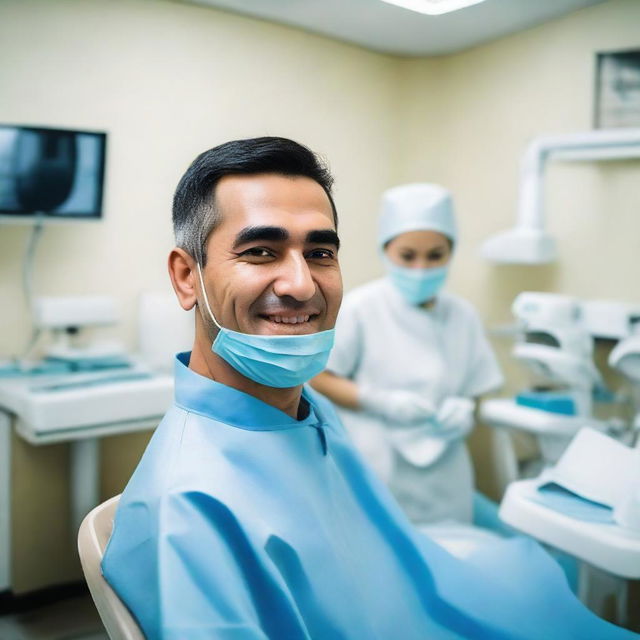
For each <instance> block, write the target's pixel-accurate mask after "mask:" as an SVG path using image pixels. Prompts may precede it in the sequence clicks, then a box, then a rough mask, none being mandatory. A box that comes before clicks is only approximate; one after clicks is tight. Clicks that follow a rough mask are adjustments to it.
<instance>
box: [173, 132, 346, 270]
mask: <svg viewBox="0 0 640 640" xmlns="http://www.w3.org/2000/svg"><path fill="white" fill-rule="evenodd" d="M263 173H275V174H279V175H283V176H292V177H296V176H303V177H307V178H311V179H312V180H314V181H315V182H317V183H318V184H319V185H320V186H321V187H322V188H323V190H324V192H325V193H326V194H327V197H328V198H329V202H330V203H331V209H332V212H333V220H334V224H335V225H336V228H337V226H338V214H337V211H336V207H335V203H334V201H333V196H332V194H331V187H332V185H333V177H332V176H331V173H330V172H329V169H328V167H327V165H326V164H325V162H324V161H323V160H322V159H321V158H320V157H319V156H317V155H316V154H315V153H314V152H313V151H311V150H310V149H309V148H307V147H305V146H304V145H301V144H299V143H297V142H294V141H293V140H289V139H287V138H279V137H272V136H266V137H261V138H249V139H246V140H232V141H231V142H225V143H224V144H221V145H218V146H217V147H214V148H213V149H209V150H208V151H205V152H204V153H201V154H200V155H199V156H198V157H197V158H196V159H195V160H194V161H193V162H192V164H191V166H190V167H189V168H188V169H187V171H186V173H185V174H184V175H183V176H182V178H181V179H180V182H179V183H178V187H177V189H176V192H175V195H174V197H173V231H174V234H175V239H176V245H177V246H178V247H180V248H181V249H184V250H185V251H186V252H187V253H189V254H190V255H191V256H192V257H193V258H194V259H195V260H197V261H198V262H199V263H200V264H201V265H202V266H204V265H205V263H206V259H207V252H206V245H207V239H208V237H209V235H210V234H211V232H212V231H213V230H214V229H215V228H216V227H217V225H218V224H219V223H220V221H221V219H222V218H221V215H220V211H219V210H217V208H216V206H215V188H216V185H217V183H218V182H219V181H220V180H221V179H222V178H224V177H225V176H229V175H257V174H263Z"/></svg>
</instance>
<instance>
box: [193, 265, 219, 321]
mask: <svg viewBox="0 0 640 640" xmlns="http://www.w3.org/2000/svg"><path fill="white" fill-rule="evenodd" d="M196 266H197V268H198V278H199V280H200V288H201V289H202V297H203V298H204V305H205V307H206V308H207V311H208V313H209V316H210V318H211V319H212V320H213V323H214V324H215V325H216V327H218V329H222V327H221V326H220V325H219V324H218V321H217V320H216V317H215V316H214V315H213V311H211V307H210V306H209V298H208V296H207V290H206V289H205V288H204V280H203V279H202V269H200V263H199V262H196Z"/></svg>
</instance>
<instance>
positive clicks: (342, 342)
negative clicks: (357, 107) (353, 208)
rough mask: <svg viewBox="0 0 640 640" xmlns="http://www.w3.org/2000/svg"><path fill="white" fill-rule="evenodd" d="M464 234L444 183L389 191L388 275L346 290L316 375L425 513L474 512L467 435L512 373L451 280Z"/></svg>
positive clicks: (382, 468)
mask: <svg viewBox="0 0 640 640" xmlns="http://www.w3.org/2000/svg"><path fill="white" fill-rule="evenodd" d="M456 241H457V231H456V223H455V216H454V211H453V205H452V200H451V195H450V193H449V192H448V191H447V190H446V189H444V188H443V187H441V186H439V185H435V184H409V185H402V186H398V187H395V188H393V189H389V190H388V191H386V192H385V193H384V194H383V198H382V208H381V216H380V226H379V236H378V244H379V247H380V250H381V252H382V257H383V261H384V264H385V268H386V271H387V276H386V277H385V278H382V279H380V280H376V281H374V282H370V283H368V284H366V285H364V286H362V287H359V288H357V289H355V290H353V291H351V292H350V293H349V294H348V295H347V296H346V297H345V299H344V301H343V304H342V308H341V310H340V315H339V317H338V322H337V325H336V343H335V347H334V349H333V351H332V354H331V357H330V359H329V363H328V365H327V370H326V371H325V372H323V373H322V374H320V375H319V376H317V377H316V378H315V379H314V381H313V382H312V384H313V386H314V387H315V388H316V389H317V390H319V391H320V392H322V393H323V394H325V395H326V396H328V397H329V398H330V399H331V400H332V401H333V402H334V403H335V404H336V405H337V406H338V409H339V413H340V416H341V418H342V420H343V422H344V424H345V426H346V427H347V429H349V431H350V433H351V435H352V437H353V439H354V441H355V444H356V446H358V448H359V449H360V450H361V452H362V453H363V455H364V456H365V458H367V459H368V460H369V462H370V463H371V464H372V465H373V467H374V469H375V470H376V471H377V472H378V474H379V475H380V476H381V477H382V478H383V479H384V480H385V481H386V482H387V483H388V484H389V486H390V488H391V490H392V492H393V493H394V494H395V496H396V498H397V499H398V501H399V502H400V504H401V505H402V506H403V508H404V509H405V511H406V513H407V515H408V516H409V518H410V519H411V520H413V521H414V522H415V523H420V524H428V523H433V522H439V521H443V520H455V521H458V522H466V523H468V522H471V520H472V511H473V473H472V467H471V461H470V458H469V453H468V451H467V448H466V445H465V438H466V437H467V435H468V434H469V432H470V431H471V429H472V428H473V425H474V412H475V402H476V399H477V398H478V397H479V396H481V395H482V394H484V393H487V392H488V391H491V390H494V389H496V388H497V387H499V386H500V385H501V384H502V382H503V378H502V374H501V372H500V369H499V367H498V365H497V363H496V359H495V357H494V354H493V352H492V350H491V347H490V346H489V343H488V341H487V339H486V337H485V334H484V331H483V327H482V324H481V322H480V319H479V317H478V315H477V313H476V312H475V310H474V309H473V307H472V306H471V305H470V304H469V303H468V302H466V301H465V300H463V299H462V298H459V297H458V296H455V295H453V294H451V293H448V292H444V291H442V287H443V285H444V284H445V281H446V278H447V273H448V270H449V265H450V262H451V258H452V256H453V252H454V249H455V245H456Z"/></svg>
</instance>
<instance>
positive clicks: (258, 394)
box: [189, 326, 302, 420]
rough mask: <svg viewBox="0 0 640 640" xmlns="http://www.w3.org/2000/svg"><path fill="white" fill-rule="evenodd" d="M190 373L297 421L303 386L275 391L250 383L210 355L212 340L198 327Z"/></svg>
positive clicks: (225, 363) (215, 356)
mask: <svg viewBox="0 0 640 640" xmlns="http://www.w3.org/2000/svg"><path fill="white" fill-rule="evenodd" d="M203 334H204V335H203ZM189 369H191V370H192V371H195V372H196V373H197V374H199V375H201V376H204V377H205V378H211V380H215V381H216V382H219V383H220V384H224V385H227V386H228V387H232V388H234V389H237V390H238V391H242V392H244V393H248V394H249V395H251V396H253V397H254V398H258V400H261V401H262V402H264V403H266V404H269V405H271V406H272V407H275V408H276V409H280V411H282V412H283V413H286V414H287V415H288V416H290V417H292V418H294V419H296V420H297V419H298V408H299V406H300V398H301V396H302V385H300V386H297V387H291V388H287V389H276V388H275V387H267V386H265V385H263V384H259V383H257V382H254V381H253V380H250V379H249V378H247V377H245V376H243V375H242V374H240V373H238V372H237V371H236V370H235V369H234V368H233V367H232V366H231V365H230V364H229V363H228V362H226V361H225V360H223V359H222V358H221V357H220V356H219V355H218V354H217V353H213V351H211V339H210V338H209V336H208V335H206V332H203V331H202V330H201V328H200V327H198V326H197V327H196V339H195V341H194V343H193V350H192V351H191V359H190V360H189Z"/></svg>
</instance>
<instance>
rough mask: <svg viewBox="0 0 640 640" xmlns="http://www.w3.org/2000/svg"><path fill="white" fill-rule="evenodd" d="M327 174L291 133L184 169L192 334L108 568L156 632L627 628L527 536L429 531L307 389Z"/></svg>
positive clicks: (301, 634)
mask: <svg viewBox="0 0 640 640" xmlns="http://www.w3.org/2000/svg"><path fill="white" fill-rule="evenodd" d="M331 182H332V180H331V177H330V175H329V173H328V171H327V170H326V168H325V167H324V166H323V165H322V164H321V163H320V162H319V160H318V159H317V158H316V157H315V155H314V154H313V153H312V152H311V151H309V149H307V148H306V147H303V146H301V145H299V144H297V143H295V142H292V141H291V140H286V139H283V138H258V139H252V140H238V141H234V142H229V143H226V144H223V145H221V146H219V147H216V148H214V149H211V150H209V151H207V152H205V153H203V154H202V155H200V156H199V157H198V158H197V159H196V160H195V162H194V163H193V164H192V165H191V167H190V168H189V169H188V170H187V172H186V174H185V175H184V177H183V178H182V180H181V181H180V184H179V185H178V189H177V191H176V195H175V200H174V227H175V233H176V241H177V247H176V248H175V249H174V250H173V251H172V252H171V255H170V257H169V272H170V276H171V280H172V282H173V286H174V289H175V291H176V294H177V296H178V299H179V301H180V304H181V305H182V307H183V308H184V309H191V308H193V307H194V306H195V307H196V308H197V313H196V335H195V342H194V345H193V350H192V351H191V352H190V353H184V354H179V355H178V357H177V361H176V392H175V394H176V395H175V404H174V406H173V407H172V408H171V409H170V410H169V412H168V413H167V415H166V416H165V418H164V420H163V421H162V423H161V424H160V425H159V427H158V428H157V430H156V432H155V434H154V435H153V438H152V440H151V442H150V444H149V446H148V448H147V450H146V452H145V454H144V456H143V458H142V460H141V462H140V464H139V466H138V468H137V469H136V471H135V473H134V475H133V477H132V478H131V480H130V482H129V484H128V485H127V488H126V489H125V491H124V493H123V495H122V498H121V500H120V505H119V509H118V512H117V515H116V519H115V523H114V531H113V534H112V536H111V539H110V541H109V545H108V547H107V550H106V553H105V557H104V560H103V565H102V568H103V573H104V576H105V578H106V579H107V580H108V582H109V583H110V584H111V585H112V586H113V588H114V589H115V591H116V592H117V593H118V595H119V596H120V598H121V599H122V600H123V601H124V602H125V604H126V605H127V607H128V608H129V609H130V611H131V612H132V613H133V615H134V616H135V618H136V619H137V620H138V622H139V624H140V626H141V628H142V629H143V631H144V633H145V635H146V637H147V638H149V639H150V640H155V639H171V640H200V639H203V640H204V639H207V640H259V639H265V638H269V639H272V640H298V639H309V638H313V639H317V640H334V639H335V640H337V639H347V640H375V639H380V640H396V639H402V640H414V639H415V640H423V639H426V638H443V639H445V638H447V639H448V638H476V639H480V638H492V639H500V638H532V639H533V638H536V639H537V638H586V637H598V638H603V639H604V638H614V637H615V638H618V637H620V638H622V637H626V635H623V634H625V632H623V631H621V630H618V629H616V628H615V627H613V626H610V625H608V624H606V623H604V622H602V621H600V620H598V619H597V618H596V617H595V616H593V615H592V614H590V613H589V612H588V611H587V610H586V609H584V608H583V607H582V606H581V605H580V604H579V603H578V602H577V600H575V599H574V598H573V596H572V594H571V592H570V590H569V588H568V586H567V585H566V583H565V582H564V577H563V574H562V572H561V571H560V569H559V568H558V567H557V566H556V565H555V563H554V562H553V561H552V560H550V559H549V558H547V557H546V556H545V555H544V553H543V552H542V551H541V550H540V548H539V547H537V545H535V544H534V543H532V542H529V541H515V542H510V543H508V544H506V545H505V546H504V548H503V549H501V551H500V553H499V554H498V556H497V557H498V558H499V562H496V561H495V558H496V556H495V551H494V555H493V556H489V557H488V559H487V557H484V558H483V557H479V558H478V559H476V560H474V561H473V562H462V561H460V560H457V559H456V558H454V557H452V556H450V555H449V554H447V553H446V552H445V551H443V550H442V549H441V548H440V547H438V546H437V545H435V544H434V543H432V542H430V541H429V540H427V539H423V538H422V537H421V536H419V534H417V533H416V532H415V531H414V530H413V529H412V527H411V525H410V524H409V522H408V521H407V519H406V518H405V516H404V515H403V513H402V512H401V510H400V508H399V507H398V506H397V505H396V504H395V502H394V501H393V498H391V496H390V494H389V493H388V492H387V490H386V488H385V487H383V486H382V485H381V484H380V483H379V482H378V480H377V479H376V478H375V477H374V476H373V474H372V473H370V472H369V470H368V469H367V468H366V467H365V466H364V465H363V463H362V462H361V461H360V459H359V457H358V455H357V454H356V453H355V451H354V449H353V447H352V445H351V443H350V442H349V440H348V438H347V436H346V435H345V431H344V429H343V428H342V426H341V425H340V424H339V422H338V420H337V418H336V415H335V413H334V411H333V409H332V406H331V405H330V403H329V402H328V401H327V400H325V399H323V398H322V397H321V396H319V395H318V394H316V393H315V392H313V391H312V390H310V389H308V388H307V387H305V386H303V385H304V383H305V382H306V381H308V380H309V379H311V378H312V377H313V376H315V375H316V374H317V373H319V372H320V371H322V370H323V369H324V367H325V364H326V362H327V357H328V354H329V351H330V349H331V346H332V344H333V327H334V324H335V320H336V315H337V312H338V307H339V305H340V300H341V296H342V284H341V277H340V269H339V266H338V259H337V254H338V246H339V241H338V236H337V233H336V226H337V216H336V210H335V206H334V203H333V199H332V196H331ZM380 339H381V340H384V339H385V337H384V336H380ZM492 557H493V560H492ZM523 558H524V559H526V562H525V561H524V560H523ZM524 572H526V574H525V575H523V573H524ZM541 586H544V588H541Z"/></svg>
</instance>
